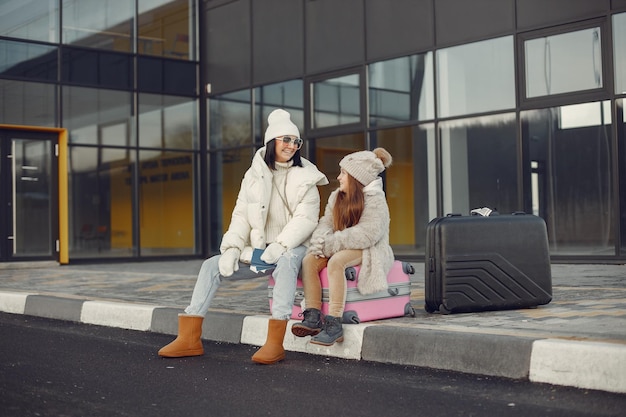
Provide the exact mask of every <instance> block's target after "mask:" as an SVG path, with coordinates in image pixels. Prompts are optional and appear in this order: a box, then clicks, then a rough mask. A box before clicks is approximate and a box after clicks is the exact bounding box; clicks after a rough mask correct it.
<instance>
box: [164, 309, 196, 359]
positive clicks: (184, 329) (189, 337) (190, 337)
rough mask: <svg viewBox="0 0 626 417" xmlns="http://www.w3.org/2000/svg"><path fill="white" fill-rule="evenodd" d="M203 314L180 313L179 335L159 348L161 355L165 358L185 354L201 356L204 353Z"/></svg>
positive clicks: (179, 356) (178, 356)
mask: <svg viewBox="0 0 626 417" xmlns="http://www.w3.org/2000/svg"><path fill="white" fill-rule="evenodd" d="M203 320H204V317H202V316H191V315H187V314H179V315H178V337H176V339H175V340H174V341H173V342H172V343H170V344H169V345H167V346H164V347H162V348H161V350H159V356H163V357H165V358H182V357H184V356H200V355H203V354H204V348H203V347H202V340H200V337H201V336H202V321H203Z"/></svg>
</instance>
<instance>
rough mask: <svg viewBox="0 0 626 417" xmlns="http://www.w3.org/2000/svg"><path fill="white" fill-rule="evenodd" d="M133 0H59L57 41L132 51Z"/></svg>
mask: <svg viewBox="0 0 626 417" xmlns="http://www.w3.org/2000/svg"><path fill="white" fill-rule="evenodd" d="M134 4H135V2H134V1H128V0H63V5H62V6H63V7H62V10H63V16H62V21H63V30H62V37H61V42H63V43H64V44H71V45H76V46H85V47H89V48H97V49H107V50H112V51H123V52H132V44H133V42H132V38H131V34H132V27H133V16H134Z"/></svg>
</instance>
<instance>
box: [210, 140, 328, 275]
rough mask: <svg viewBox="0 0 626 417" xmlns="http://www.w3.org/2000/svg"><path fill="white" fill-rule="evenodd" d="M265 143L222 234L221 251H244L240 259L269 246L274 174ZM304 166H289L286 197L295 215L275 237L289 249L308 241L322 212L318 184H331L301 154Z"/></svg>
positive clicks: (254, 160) (254, 159)
mask: <svg viewBox="0 0 626 417" xmlns="http://www.w3.org/2000/svg"><path fill="white" fill-rule="evenodd" d="M264 157H265V147H262V148H260V149H259V150H258V151H257V152H256V153H255V155H254V158H253V159H252V164H251V166H250V168H249V169H248V170H247V171H246V173H245V175H244V177H243V180H242V181H241V188H240V189H239V195H238V196H237V203H236V204H235V209H234V210H233V214H232V218H231V220H230V226H229V227H228V231H227V232H226V233H225V234H224V237H223V238H222V243H221V245H220V252H221V253H224V251H226V250H227V249H229V248H237V249H239V250H240V251H241V256H240V259H241V261H243V262H247V263H249V262H250V258H251V256H252V248H261V249H264V248H265V246H266V243H268V242H267V241H266V237H265V223H266V221H267V214H268V208H269V203H270V196H271V194H272V178H273V174H272V171H271V170H270V168H269V167H268V166H267V164H266V163H265V160H264ZM301 160H302V167H298V166H292V167H290V168H289V172H288V174H287V180H286V188H285V191H286V197H287V202H288V204H289V208H290V209H291V213H293V216H291V215H289V214H288V210H287V209H286V208H284V210H285V211H286V212H287V217H288V218H289V222H288V223H287V225H286V226H285V227H284V228H283V230H282V232H281V233H280V234H279V235H278V236H277V238H276V239H275V241H276V242H278V243H280V244H281V245H283V246H284V247H286V248H287V249H293V248H295V247H297V246H300V245H302V244H305V245H307V244H308V241H309V239H310V237H311V234H312V233H313V230H315V227H316V226H317V222H318V220H319V214H320V194H319V191H318V189H317V186H318V185H326V184H328V179H327V178H326V176H325V175H324V174H323V173H321V172H320V171H319V170H318V169H317V167H316V166H315V165H314V164H312V163H311V162H310V161H308V160H306V159H304V158H301Z"/></svg>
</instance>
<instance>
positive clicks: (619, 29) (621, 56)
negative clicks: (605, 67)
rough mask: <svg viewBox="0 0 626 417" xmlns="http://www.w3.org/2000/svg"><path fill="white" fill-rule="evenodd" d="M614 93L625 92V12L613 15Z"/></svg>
mask: <svg viewBox="0 0 626 417" xmlns="http://www.w3.org/2000/svg"><path fill="white" fill-rule="evenodd" d="M613 64H614V66H615V94H626V13H621V14H616V15H614V16H613Z"/></svg>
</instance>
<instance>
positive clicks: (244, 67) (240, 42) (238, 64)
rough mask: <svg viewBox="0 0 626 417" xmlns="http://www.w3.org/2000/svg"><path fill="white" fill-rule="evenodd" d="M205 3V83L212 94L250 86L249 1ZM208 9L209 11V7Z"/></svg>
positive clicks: (203, 43)
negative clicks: (210, 87)
mask: <svg viewBox="0 0 626 417" xmlns="http://www.w3.org/2000/svg"><path fill="white" fill-rule="evenodd" d="M215 3H218V6H215V4H214V3H213V2H209V3H207V6H206V7H207V8H206V9H205V12H204V13H205V23H206V28H205V30H204V32H203V33H204V36H205V39H203V41H204V42H202V45H203V48H204V57H206V67H205V68H206V72H207V78H206V80H207V82H209V83H211V85H212V89H213V92H214V93H215V92H222V91H228V90H236V89H241V88H247V87H248V86H249V85H250V79H251V77H250V74H251V59H250V57H251V45H250V30H251V29H250V26H251V25H250V0H239V1H233V2H231V3H226V4H222V3H223V2H215ZM211 7H212V8H211Z"/></svg>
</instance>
